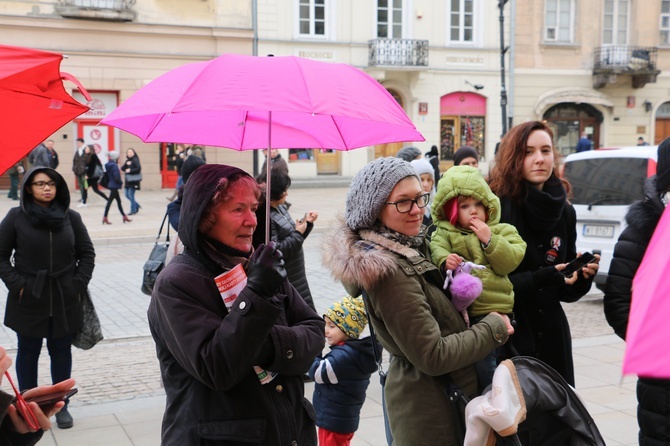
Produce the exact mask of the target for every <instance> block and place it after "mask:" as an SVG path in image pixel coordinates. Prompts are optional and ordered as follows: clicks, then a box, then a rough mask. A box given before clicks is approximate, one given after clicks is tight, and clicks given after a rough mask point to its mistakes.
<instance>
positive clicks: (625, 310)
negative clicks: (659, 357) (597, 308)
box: [603, 138, 670, 445]
mask: <svg viewBox="0 0 670 446" xmlns="http://www.w3.org/2000/svg"><path fill="white" fill-rule="evenodd" d="M657 153H658V157H657V158H658V164H657V165H656V175H654V176H652V177H649V178H647V180H645V183H644V199H643V200H642V201H638V202H635V203H633V204H632V205H631V206H630V209H629V210H628V213H627V214H626V223H627V225H628V226H626V229H624V230H623V232H622V233H621V235H620V236H619V240H618V241H617V243H616V245H615V246H614V255H613V257H612V263H611V264H610V269H609V271H608V273H607V282H606V283H605V295H604V298H603V302H604V310H605V316H606V318H607V322H608V323H609V324H610V326H611V327H612V328H613V329H614V332H615V333H616V334H617V335H618V336H619V337H620V338H621V339H623V340H624V341H625V340H626V330H627V329H628V317H629V316H630V306H631V297H632V287H633V278H634V277H635V274H636V273H637V270H638V268H639V267H640V263H642V258H643V257H644V253H645V251H646V249H647V246H648V245H649V242H650V241H651V237H652V235H653V234H654V230H655V229H656V226H657V225H658V221H659V220H660V219H661V215H662V214H663V212H664V211H665V208H666V207H667V206H668V198H669V197H670V138H666V139H665V140H663V142H661V144H659V146H658V152H657ZM658 354H664V353H662V352H658ZM668 401H670V380H667V379H656V378H646V377H643V376H640V377H639V379H638V381H637V402H638V406H637V407H638V409H637V423H638V426H639V427H640V432H639V444H641V445H657V444H658V445H661V444H668V443H670V405H669V404H668Z"/></svg>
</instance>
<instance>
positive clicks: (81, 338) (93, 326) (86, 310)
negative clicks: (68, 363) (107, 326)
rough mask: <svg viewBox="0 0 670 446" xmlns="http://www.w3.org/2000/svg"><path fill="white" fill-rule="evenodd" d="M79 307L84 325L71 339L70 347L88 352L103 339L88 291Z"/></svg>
mask: <svg viewBox="0 0 670 446" xmlns="http://www.w3.org/2000/svg"><path fill="white" fill-rule="evenodd" d="M81 307H82V313H83V314H84V325H83V326H82V327H81V330H79V331H78V332H77V333H75V334H74V336H73V337H72V345H74V346H75V347H77V348H80V349H82V350H88V349H90V348H92V347H93V346H94V345H95V344H97V343H98V342H100V341H102V339H103V336H102V327H100V319H98V313H96V312H95V307H94V306H93V301H92V300H91V295H90V293H89V291H88V289H87V290H86V292H85V293H84V294H83V296H82V299H81Z"/></svg>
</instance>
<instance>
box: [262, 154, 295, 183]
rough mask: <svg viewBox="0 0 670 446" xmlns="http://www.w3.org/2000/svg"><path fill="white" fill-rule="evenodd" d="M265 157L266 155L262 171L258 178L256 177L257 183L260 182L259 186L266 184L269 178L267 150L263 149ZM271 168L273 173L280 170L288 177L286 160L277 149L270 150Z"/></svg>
mask: <svg viewBox="0 0 670 446" xmlns="http://www.w3.org/2000/svg"><path fill="white" fill-rule="evenodd" d="M263 155H265V162H264V163H263V165H262V166H261V170H260V171H259V172H258V176H257V177H256V181H258V184H265V179H266V178H267V168H268V150H267V149H263ZM270 168H271V169H272V170H273V171H274V170H280V171H281V172H283V173H284V174H285V175H288V164H286V160H284V158H282V156H281V154H280V153H279V150H277V149H270Z"/></svg>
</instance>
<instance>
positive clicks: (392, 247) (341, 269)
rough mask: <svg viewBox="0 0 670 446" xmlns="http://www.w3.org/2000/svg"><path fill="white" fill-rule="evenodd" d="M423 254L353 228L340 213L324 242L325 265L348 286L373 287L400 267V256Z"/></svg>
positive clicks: (368, 231)
mask: <svg viewBox="0 0 670 446" xmlns="http://www.w3.org/2000/svg"><path fill="white" fill-rule="evenodd" d="M420 255H421V254H420V253H419V252H418V251H417V250H415V249H412V248H410V247H407V246H404V245H401V244H400V243H397V242H394V241H392V240H389V239H387V238H385V237H382V236H381V235H380V234H378V233H376V232H374V231H371V230H368V229H363V230H360V231H352V230H351V229H349V227H348V226H347V225H346V224H345V222H344V219H343V218H342V217H341V216H340V217H338V218H337V219H336V222H335V224H334V226H333V227H332V228H331V230H330V231H329V233H328V235H327V236H326V238H325V241H324V243H323V245H322V252H321V258H322V261H323V265H324V266H325V267H326V268H328V269H329V270H330V273H331V275H332V276H333V278H334V279H336V280H339V281H341V282H342V283H343V284H344V285H345V287H347V289H349V288H353V287H356V288H358V289H359V290H360V289H366V290H367V289H371V288H372V287H373V286H374V285H375V284H376V283H377V282H379V280H381V279H383V278H384V277H386V276H389V275H391V274H392V273H393V272H394V271H395V270H396V269H397V267H398V263H397V258H398V256H401V257H406V258H411V257H417V256H420Z"/></svg>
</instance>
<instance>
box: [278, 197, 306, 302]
mask: <svg viewBox="0 0 670 446" xmlns="http://www.w3.org/2000/svg"><path fill="white" fill-rule="evenodd" d="M270 218H271V220H270V229H271V234H272V238H271V240H274V241H275V242H276V243H277V248H278V249H279V250H280V251H281V252H282V253H283V254H284V261H285V262H286V272H287V273H288V280H289V282H291V285H293V286H294V287H295V289H296V290H298V293H300V296H301V297H302V298H303V299H305V302H307V305H309V306H310V307H311V308H312V309H313V310H314V311H316V308H315V307H314V300H313V299H312V292H311V291H310V290H309V284H308V283H307V275H306V274H305V254H304V252H303V250H302V244H303V243H304V241H305V239H306V238H307V236H308V235H309V233H310V232H312V228H313V227H314V223H310V222H307V229H306V230H305V233H304V234H301V233H300V232H298V231H297V230H296V229H295V222H294V221H293V219H292V218H291V215H290V214H289V213H288V209H287V207H286V205H284V204H280V205H279V206H278V207H276V208H275V207H273V208H270Z"/></svg>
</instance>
